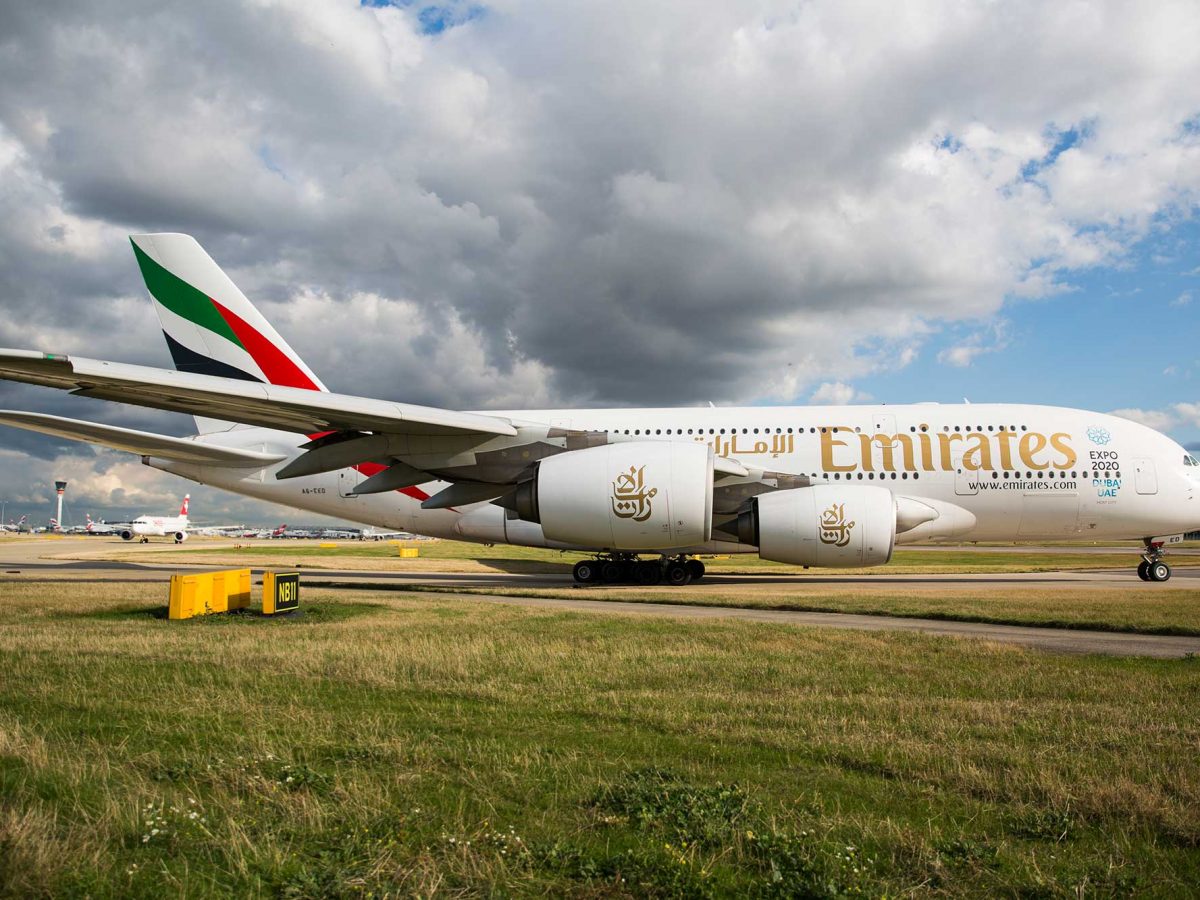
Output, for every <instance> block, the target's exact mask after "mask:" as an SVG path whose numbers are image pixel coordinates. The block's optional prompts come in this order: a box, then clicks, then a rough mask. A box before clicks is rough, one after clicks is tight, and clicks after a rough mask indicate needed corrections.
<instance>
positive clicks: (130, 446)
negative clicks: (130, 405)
mask: <svg viewBox="0 0 1200 900" xmlns="http://www.w3.org/2000/svg"><path fill="white" fill-rule="evenodd" d="M0 425H12V426H14V427H16V428H24V429H25V430H27V431H39V432H41V433H42V434H52V435H55V436H56V437H65V438H70V439H71V440H73V441H88V442H90V443H93V444H103V445H104V446H105V447H112V448H113V449H114V450H126V451H128V452H130V453H137V454H138V455H139V456H157V457H160V458H162V459H178V460H182V461H184V462H198V463H205V464H207V465H211V466H230V467H237V466H258V467H260V466H266V465H270V464H271V463H275V462H279V460H281V459H283V458H284V457H282V456H279V455H277V454H273V453H258V452H256V451H254V450H237V449H234V448H232V447H218V446H216V445H214V444H206V443H202V442H200V441H194V440H189V439H187V438H177V437H169V436H168V435H165V434H154V433H152V432H149V431H137V430H135V429H132V428H117V427H115V426H113V425H98V424H96V423H94V422H84V421H81V420H79V419H67V418H64V417H62V416H47V415H43V414H41V413H29V412H16V411H14V410H0Z"/></svg>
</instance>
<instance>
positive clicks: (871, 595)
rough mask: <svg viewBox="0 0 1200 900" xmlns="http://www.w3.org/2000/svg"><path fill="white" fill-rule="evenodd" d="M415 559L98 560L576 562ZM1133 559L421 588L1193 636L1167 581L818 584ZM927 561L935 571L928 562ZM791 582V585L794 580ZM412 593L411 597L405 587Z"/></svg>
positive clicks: (1012, 558)
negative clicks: (763, 579)
mask: <svg viewBox="0 0 1200 900" xmlns="http://www.w3.org/2000/svg"><path fill="white" fill-rule="evenodd" d="M419 546H420V550H421V557H420V558H418V559H415V560H412V559H400V558H398V557H397V554H396V547H395V545H393V544H390V543H360V542H350V543H344V544H339V545H338V546H337V547H328V548H322V547H317V546H314V545H312V544H295V543H291V542H277V543H272V544H266V545H263V544H261V543H260V544H256V545H247V546H246V547H244V548H243V549H239V550H232V549H230V548H228V547H208V548H205V547H197V548H195V549H190V548H189V549H187V550H179V551H177V550H152V551H136V552H133V553H130V552H128V551H125V550H123V549H122V546H121V545H112V544H109V545H108V546H107V550H108V554H109V555H112V556H114V557H116V558H120V559H128V560H137V561H146V562H156V563H167V562H174V563H177V564H179V565H187V564H188V563H191V564H196V563H198V562H204V563H215V564H220V565H240V566H272V565H274V566H280V565H286V566H290V567H291V566H294V567H296V568H299V569H302V570H303V569H306V568H307V569H320V568H339V567H342V568H354V569H364V570H370V569H378V570H395V571H405V572H414V573H419V572H423V571H424V572H510V573H517V574H532V573H546V574H561V575H564V576H566V575H568V574H569V573H570V570H571V566H572V565H573V564H574V562H575V560H576V559H579V558H582V557H581V555H580V554H560V553H558V552H556V551H550V550H539V549H534V548H528V547H509V546H497V547H484V546H481V545H479V544H469V543H464V542H458V541H424V542H421V543H420V544H419ZM1135 559H1136V554H1135V553H1134V552H1133V550H1132V549H1131V551H1130V552H1129V553H1127V554H1108V553H1080V552H1078V551H1076V552H1074V553H1068V552H1065V551H1064V552H1059V550H1058V548H1054V549H1053V550H1052V551H1051V552H1044V551H1041V550H1038V549H1036V548H1035V549H1030V550H1029V551H1028V552H1017V553H1014V552H1009V551H1006V550H1001V549H995V550H990V551H989V550H901V551H898V552H897V553H896V558H895V559H894V560H893V562H892V563H891V564H889V565H888V566H886V567H879V568H875V569H869V570H844V569H836V570H835V569H825V570H822V569H808V570H805V569H802V568H800V567H798V566H780V565H777V564H774V563H766V562H763V561H762V560H759V559H758V557H756V556H740V557H732V558H724V559H721V558H718V559H708V560H706V562H705V564H706V565H707V566H708V568H709V570H710V571H711V572H712V573H713V574H718V575H736V574H752V575H781V576H789V578H788V579H787V580H780V581H776V582H770V583H766V584H740V585H736V586H734V585H728V584H721V583H720V582H715V583H714V582H701V583H699V584H696V585H693V586H689V587H688V588H685V589H679V588H664V587H658V588H644V587H629V586H612V585H608V586H596V587H588V588H586V589H585V590H586V593H585V594H581V593H580V591H579V589H577V588H574V587H572V586H570V585H569V584H568V585H563V586H562V587H535V586H520V587H490V586H489V587H487V588H480V589H474V588H464V587H457V586H456V587H453V588H445V589H443V588H439V587H436V586H429V587H423V588H420V590H427V591H432V592H438V591H442V590H451V591H453V592H455V593H488V594H508V595H517V596H532V597H539V596H540V597H557V598H562V599H578V598H579V597H580V596H598V595H602V596H604V597H611V598H613V599H619V600H635V601H643V600H644V601H650V602H655V603H694V604H703V605H708V606H736V607H749V608H760V609H790V610H811V611H822V612H847V613H861V614H867V615H895V616H915V617H924V618H935V619H951V620H957V621H966V622H992V623H996V624H1006V625H1040V626H1046V627H1064V628H1095V629H1102V630H1108V631H1138V632H1143V633H1148V634H1180V635H1196V634H1200V597H1198V596H1197V593H1196V591H1195V590H1194V589H1193V588H1190V587H1187V586H1184V585H1183V583H1182V582H1180V581H1175V582H1170V583H1167V584H1161V585H1158V584H1156V585H1145V584H1142V583H1141V582H1132V583H1131V589H1129V590H1124V589H1113V588H1109V587H1103V588H1102V587H1086V588H1085V587H1072V586H1064V587H1062V588H1055V589H1053V590H1048V589H1044V588H1043V589H1040V590H1031V589H1029V588H1028V587H1022V586H1020V585H1013V586H1012V589H1010V590H1006V589H1000V588H997V587H995V586H991V587H988V586H980V585H972V584H971V583H968V582H964V583H963V584H961V585H957V586H954V587H952V588H951V589H947V587H946V586H944V585H935V584H921V583H919V582H915V583H905V584H904V585H903V586H898V585H896V584H894V583H892V584H887V583H881V584H880V585H878V586H867V585H864V584H862V583H861V582H859V583H838V582H836V581H822V580H821V576H822V575H829V574H832V575H846V574H854V572H855V571H859V572H865V573H867V574H880V575H896V574H900V575H914V576H915V575H923V574H960V573H961V574H993V575H996V574H1005V573H1013V574H1015V573H1020V572H1030V571H1061V570H1071V569H1099V568H1114V567H1115V568H1131V567H1132V566H1131V561H1132V560H1135ZM929 560H933V561H935V562H936V563H937V565H933V564H931V563H930V562H929ZM1190 563H1195V564H1200V557H1193V556H1176V557H1173V558H1172V564H1174V565H1188V564H1190ZM791 576H794V578H792V577H791ZM411 590H414V591H415V590H418V588H415V587H414V588H411Z"/></svg>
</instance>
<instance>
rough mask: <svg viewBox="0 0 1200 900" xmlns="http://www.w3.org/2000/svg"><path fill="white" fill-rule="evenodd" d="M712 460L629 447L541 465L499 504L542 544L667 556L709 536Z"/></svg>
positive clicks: (673, 446) (674, 447) (655, 447)
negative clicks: (533, 525) (536, 530)
mask: <svg viewBox="0 0 1200 900" xmlns="http://www.w3.org/2000/svg"><path fill="white" fill-rule="evenodd" d="M712 487H713V454H712V449H711V448H710V447H708V446H707V445H705V444H684V443H676V442H668V441H629V442H625V443H617V444H606V445H603V446H600V447H589V448H587V449H583V450H572V451H570V452H568V453H562V454H559V455H557V456H551V457H548V458H546V459H543V460H540V461H538V462H537V463H535V464H534V465H533V467H532V468H531V469H530V470H529V473H528V474H527V475H526V476H525V477H524V478H522V479H521V480H520V481H519V482H518V483H517V486H516V489H515V490H514V491H513V492H512V493H510V494H508V495H507V496H505V497H503V498H501V499H500V500H499V501H497V502H498V503H500V505H502V506H505V507H507V508H508V509H512V510H515V511H516V513H517V515H518V516H519V517H520V518H521V519H523V520H524V521H526V522H538V523H540V524H541V526H542V533H543V534H544V535H545V537H546V540H547V541H554V542H561V543H564V544H573V545H576V546H581V547H592V548H595V549H597V550H668V549H672V548H679V547H690V546H695V545H697V544H704V543H706V542H707V541H708V540H709V538H710V537H711V536H712Z"/></svg>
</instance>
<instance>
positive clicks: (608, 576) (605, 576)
mask: <svg viewBox="0 0 1200 900" xmlns="http://www.w3.org/2000/svg"><path fill="white" fill-rule="evenodd" d="M624 574H625V567H624V566H623V565H621V564H620V563H619V562H613V561H612V560H611V559H610V560H608V561H606V562H603V563H601V564H600V580H601V581H603V582H604V583H605V584H616V583H617V582H618V581H620V580H621V576H622V575H624Z"/></svg>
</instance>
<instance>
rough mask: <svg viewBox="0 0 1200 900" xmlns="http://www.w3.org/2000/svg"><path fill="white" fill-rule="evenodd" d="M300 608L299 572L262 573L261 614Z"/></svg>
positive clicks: (269, 614) (268, 614)
mask: <svg viewBox="0 0 1200 900" xmlns="http://www.w3.org/2000/svg"><path fill="white" fill-rule="evenodd" d="M299 608H300V573H299V572H286V573H283V572H264V573H263V615H266V616H273V615H274V614H275V613H280V612H291V611H292V610H294V609H299Z"/></svg>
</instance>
